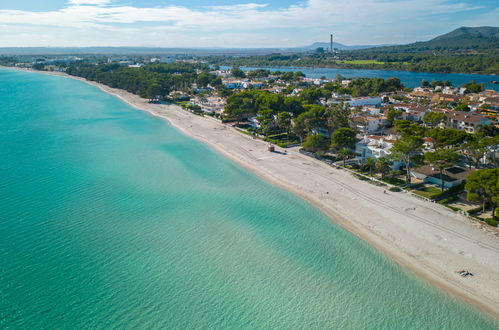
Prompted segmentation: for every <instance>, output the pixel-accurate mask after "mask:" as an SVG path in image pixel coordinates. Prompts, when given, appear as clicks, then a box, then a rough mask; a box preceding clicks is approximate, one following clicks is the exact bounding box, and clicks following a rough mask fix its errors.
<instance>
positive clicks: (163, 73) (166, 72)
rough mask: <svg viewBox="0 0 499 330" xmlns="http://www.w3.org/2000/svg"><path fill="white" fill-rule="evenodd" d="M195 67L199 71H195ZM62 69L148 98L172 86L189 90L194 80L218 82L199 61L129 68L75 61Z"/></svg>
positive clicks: (210, 82)
mask: <svg viewBox="0 0 499 330" xmlns="http://www.w3.org/2000/svg"><path fill="white" fill-rule="evenodd" d="M197 70H202V71H201V72H200V73H198V71H197ZM66 72H67V73H68V74H70V75H74V76H78V77H83V78H86V79H88V80H92V81H97V82H100V83H103V84H105V85H108V86H110V87H113V88H120V89H124V90H127V91H128V92H131V93H134V94H137V95H140V96H141V97H144V98H149V99H153V98H155V97H156V96H158V95H160V96H163V95H166V94H168V93H169V92H170V91H173V90H179V91H189V90H190V88H191V86H192V84H194V83H197V84H198V86H200V87H205V86H207V85H208V84H210V85H212V86H220V85H222V81H221V79H220V78H219V77H217V76H216V75H214V74H211V73H209V67H208V66H206V65H202V64H187V63H171V64H149V65H146V66H144V67H141V68H130V67H128V66H123V65H120V64H117V63H112V64H100V65H92V64H84V63H77V64H73V65H71V66H69V67H68V68H67V71H66Z"/></svg>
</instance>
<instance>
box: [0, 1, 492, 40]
mask: <svg viewBox="0 0 499 330" xmlns="http://www.w3.org/2000/svg"><path fill="white" fill-rule="evenodd" d="M460 26H499V1H498V0H302V1H292V0H272V1H271V0H232V1H228V0H225V1H224V0H212V1H209V0H191V1H181V0H171V1H169V0H0V47H22V46H31V47H35V46H38V47H46V46H51V47H60V46H65V47H89V46H148V47H225V48H240V47H244V48H256V47H269V48H273V47H295V46H306V45H310V44H312V43H314V42H326V41H328V40H329V34H331V33H333V34H334V35H335V40H336V41H338V42H341V43H343V44H347V45H377V44H403V43H410V42H414V41H424V40H429V39H431V38H433V37H436V36H438V35H440V34H443V33H447V32H450V31H451V30H453V29H455V28H458V27H460Z"/></svg>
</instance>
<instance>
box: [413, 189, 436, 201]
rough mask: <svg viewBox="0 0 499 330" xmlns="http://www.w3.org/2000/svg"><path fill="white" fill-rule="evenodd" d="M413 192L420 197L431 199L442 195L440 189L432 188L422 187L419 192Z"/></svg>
mask: <svg viewBox="0 0 499 330" xmlns="http://www.w3.org/2000/svg"><path fill="white" fill-rule="evenodd" d="M412 192H413V193H415V194H418V195H419V196H423V197H426V198H430V199H431V198H434V197H436V196H438V195H440V189H438V188H435V187H432V186H428V187H422V188H419V189H417V190H413V191H412Z"/></svg>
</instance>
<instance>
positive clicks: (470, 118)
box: [444, 111, 491, 133]
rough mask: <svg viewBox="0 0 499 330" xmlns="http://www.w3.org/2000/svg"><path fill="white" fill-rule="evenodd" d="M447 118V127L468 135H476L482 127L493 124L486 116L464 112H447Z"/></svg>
mask: <svg viewBox="0 0 499 330" xmlns="http://www.w3.org/2000/svg"><path fill="white" fill-rule="evenodd" d="M444 113H445V116H446V117H447V122H446V126H447V127H448V128H455V129H457V130H462V131H465V132H467V133H475V132H476V131H477V130H478V129H479V128H480V127H482V126H487V125H489V124H490V123H491V121H490V119H489V118H487V117H486V116H484V115H480V114H476V113H471V112H464V111H445V112H444Z"/></svg>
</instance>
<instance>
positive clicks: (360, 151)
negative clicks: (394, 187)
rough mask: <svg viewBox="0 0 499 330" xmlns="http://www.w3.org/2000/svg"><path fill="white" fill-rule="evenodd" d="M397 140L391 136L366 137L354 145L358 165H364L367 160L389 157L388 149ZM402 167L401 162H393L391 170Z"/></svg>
mask: <svg viewBox="0 0 499 330" xmlns="http://www.w3.org/2000/svg"><path fill="white" fill-rule="evenodd" d="M396 140H397V138H396V137H395V136H393V135H389V136H379V135H366V136H364V138H362V140H360V141H359V142H357V143H356V144H355V153H356V154H357V157H356V159H358V160H359V161H360V163H364V162H365V161H366V159H368V158H374V159H378V158H381V157H388V156H390V154H391V152H390V149H391V148H392V147H393V143H395V141H396ZM402 165H403V163H402V162H398V161H397V162H393V163H392V169H394V170H395V169H399V168H400V167H401V166H402Z"/></svg>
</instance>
